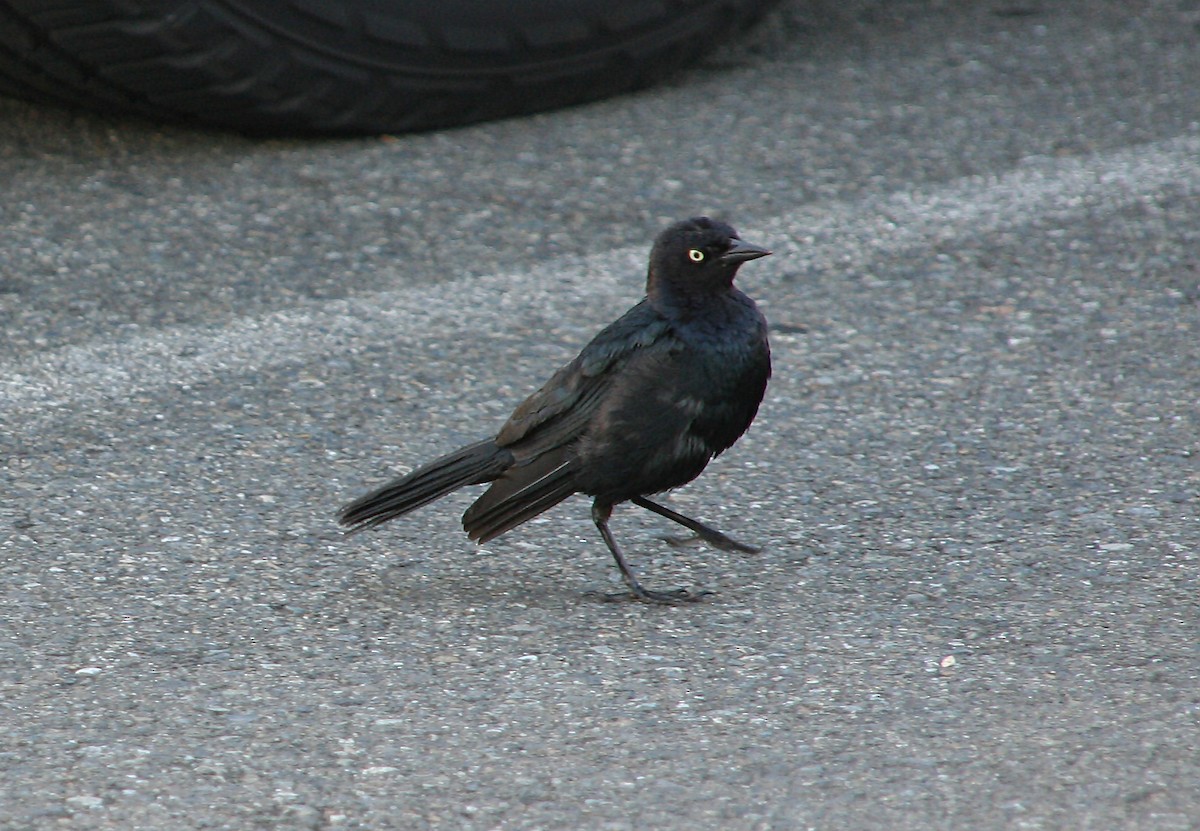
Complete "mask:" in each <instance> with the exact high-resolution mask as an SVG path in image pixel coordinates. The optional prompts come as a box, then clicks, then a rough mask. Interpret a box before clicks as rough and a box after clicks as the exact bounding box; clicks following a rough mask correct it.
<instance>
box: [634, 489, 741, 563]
mask: <svg viewBox="0 0 1200 831" xmlns="http://www.w3.org/2000/svg"><path fill="white" fill-rule="evenodd" d="M629 501H630V502H632V503H633V504H634V505H637V506H638V507H639V508H645V509H646V510H647V511H653V512H654V513H656V514H658V515H659V516H661V517H665V518H667V519H669V520H671V521H672V522H678V523H679V524H680V525H682V526H683V527H684V528H688V529H690V530H692V531H694V532H695V533H696V536H697V537H699V538H700V539H702V540H704V541H705V542H706V543H708V544H709V545H711V546H712V547H713V548H719V549H721V550H722V551H741V552H744V553H746V554H757V553H758V552H759V551H760V550H761V549H758V548H755V547H754V546H752V545H746V544H745V543H743V542H738V541H737V540H735V539H732V538H730V537H727V536H725V535H724V534H722V533H721V532H720V531H718V530H717V529H716V528H710V527H708V526H707V525H705V524H704V523H703V522H697V521H696V520H694V519H692V518H691V517H686V516H684V515H683V514H680V513H676V512H675V511H672V510H671V509H670V508H664V507H663V506H662V505H659V504H658V503H657V502H651V501H650V500H649V499H647V498H646V497H644V496H635V497H633V498H632V499H630V500H629Z"/></svg>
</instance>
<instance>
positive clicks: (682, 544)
mask: <svg viewBox="0 0 1200 831" xmlns="http://www.w3.org/2000/svg"><path fill="white" fill-rule="evenodd" d="M659 539H661V540H662V541H663V542H665V543H666V544H667V545H670V546H672V547H674V548H687V547H688V546H692V545H695V544H696V543H698V542H703V543H707V544H708V545H711V546H712V547H713V548H716V549H718V550H720V551H738V552H741V553H742V554H757V553H759V552H760V551H762V549H761V548H755V547H754V546H753V545H746V544H745V543H744V542H738V541H737V540H735V539H733V538H732V537H727V536H725V535H724V534H722V533H721V532H720V531H712V532H710V533H707V534H701V533H695V534H692V535H691V536H690V537H667V536H664V537H660V538H659Z"/></svg>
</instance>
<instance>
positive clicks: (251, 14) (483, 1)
mask: <svg viewBox="0 0 1200 831" xmlns="http://www.w3.org/2000/svg"><path fill="white" fill-rule="evenodd" d="M775 2H776V0H539V2H535V3H527V2H508V0H339V2H332V0H0V93H3V94H8V95H12V96H16V97H20V98H26V99H32V100H38V101H50V102H54V103H60V104H68V105H73V106H83V107H88V108H91V109H99V110H104V111H110V112H111V111H114V110H115V111H121V112H131V113H138V114H141V115H144V116H149V117H151V118H155V119H160V120H171V121H185V122H192V123H199V124H206V125H210V126H215V127H222V128H232V129H236V130H241V131H245V132H254V133H272V134H289V133H290V134H296V133H385V132H401V131H409V130H426V129H432V128H437V127H448V126H453V125H459V124H467V123H470V122H474V121H482V120H485V119H490V118H498V117H502V116H510V115H517V114H523V113H530V112H535V111H538V110H545V109H550V108H554V107H560V106H564V105H567V104H575V103H579V102H582V101H588V100H594V99H597V98H602V97H605V96H608V95H612V94H615V93H619V92H623V91H626V90H630V89H634V88H637V87H640V86H645V85H646V84H649V83H651V82H652V81H654V80H656V79H657V78H660V77H662V76H663V75H664V74H665V73H667V72H669V71H671V70H673V69H675V68H677V67H679V66H682V65H684V64H686V63H687V62H688V61H690V60H692V59H694V58H696V57H697V56H699V55H701V54H703V53H704V52H706V51H708V50H709V49H710V48H711V47H713V46H714V45H715V44H717V43H718V42H720V41H721V40H722V39H724V38H725V37H726V36H729V35H732V34H735V33H736V32H737V31H738V30H740V29H742V28H744V27H745V26H746V25H748V24H749V23H750V22H752V21H753V20H755V19H756V18H757V17H759V16H760V15H761V14H762V13H763V12H765V11H766V9H767V8H769V7H770V6H772V5H774V3H775Z"/></svg>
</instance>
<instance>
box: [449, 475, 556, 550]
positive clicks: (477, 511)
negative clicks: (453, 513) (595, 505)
mask: <svg viewBox="0 0 1200 831" xmlns="http://www.w3.org/2000/svg"><path fill="white" fill-rule="evenodd" d="M564 456H565V454H561V455H560V454H549V455H548V456H543V457H542V458H540V459H538V460H537V461H535V462H533V463H532V464H529V465H527V466H525V467H513V468H509V470H508V471H506V472H505V474H504V475H503V476H502V477H500V478H499V479H498V480H496V482H495V483H493V484H492V486H491V487H490V488H488V490H487V492H485V493H484V494H483V496H481V497H479V499H477V500H476V501H475V504H474V505H472V506H471V507H470V508H468V509H467V512H466V513H465V514H463V528H464V529H466V532H467V535H468V536H469V537H470V538H471V539H473V540H475V541H476V542H479V543H485V542H487V541H488V540H492V539H495V538H496V537H498V536H500V535H501V534H503V533H504V532H505V531H508V530H511V529H513V528H515V527H517V526H518V525H520V524H521V523H522V522H525V521H526V520H529V519H532V518H533V517H535V516H537V515H538V514H540V513H542V512H543V511H546V510H549V509H550V508H552V507H554V506H555V505H557V504H558V503H559V502H562V501H563V500H564V499H566V498H567V497H568V496H570V495H571V494H573V493H575V492H576V490H577V489H578V488H577V485H576V474H577V470H576V467H577V462H576V461H575V460H573V459H566V458H563V457H564Z"/></svg>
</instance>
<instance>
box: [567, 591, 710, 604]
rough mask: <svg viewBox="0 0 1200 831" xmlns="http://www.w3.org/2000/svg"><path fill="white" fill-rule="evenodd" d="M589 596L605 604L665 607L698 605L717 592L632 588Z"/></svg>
mask: <svg viewBox="0 0 1200 831" xmlns="http://www.w3.org/2000/svg"><path fill="white" fill-rule="evenodd" d="M589 594H598V595H599V597H600V599H601V600H603V601H604V602H605V603H628V602H629V601H639V602H642V603H658V604H660V605H663V606H679V605H681V604H683V603H698V602H700V601H701V600H703V599H704V598H705V597H708V596H709V595H711V594H715V592H711V591H708V590H707V589H670V590H667V591H655V590H654V589H645V588H642V587H641V586H639V587H637V588H636V589H634V588H631V589H629V591H623V592H603V593H597V592H589Z"/></svg>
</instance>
